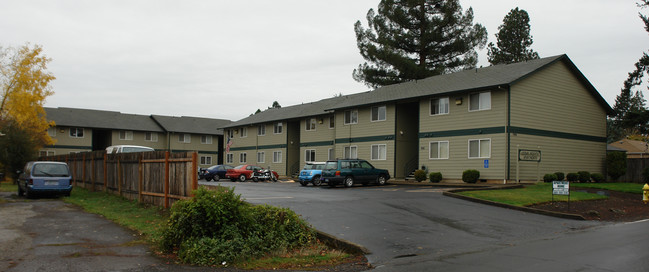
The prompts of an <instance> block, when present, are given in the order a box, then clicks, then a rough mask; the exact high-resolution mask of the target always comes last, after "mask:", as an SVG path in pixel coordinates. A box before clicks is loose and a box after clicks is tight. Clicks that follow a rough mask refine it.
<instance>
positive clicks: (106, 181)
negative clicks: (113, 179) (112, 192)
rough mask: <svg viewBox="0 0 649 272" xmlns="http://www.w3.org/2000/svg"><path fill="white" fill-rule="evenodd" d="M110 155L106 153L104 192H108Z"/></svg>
mask: <svg viewBox="0 0 649 272" xmlns="http://www.w3.org/2000/svg"><path fill="white" fill-rule="evenodd" d="M107 168H108V153H106V152H105V151H104V192H108V177H107V175H108V170H107Z"/></svg>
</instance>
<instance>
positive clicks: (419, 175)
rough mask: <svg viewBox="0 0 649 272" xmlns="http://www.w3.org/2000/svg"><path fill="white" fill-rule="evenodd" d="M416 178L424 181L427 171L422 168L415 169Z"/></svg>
mask: <svg viewBox="0 0 649 272" xmlns="http://www.w3.org/2000/svg"><path fill="white" fill-rule="evenodd" d="M415 180H416V181H419V182H422V181H424V180H426V171H424V170H421V169H419V170H416V171H415Z"/></svg>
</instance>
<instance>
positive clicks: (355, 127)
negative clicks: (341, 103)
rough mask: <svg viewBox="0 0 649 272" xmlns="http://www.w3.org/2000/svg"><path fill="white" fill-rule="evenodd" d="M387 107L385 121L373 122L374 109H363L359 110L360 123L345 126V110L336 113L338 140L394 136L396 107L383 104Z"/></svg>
mask: <svg viewBox="0 0 649 272" xmlns="http://www.w3.org/2000/svg"><path fill="white" fill-rule="evenodd" d="M382 105H385V106H386V118H385V121H374V122H373V121H371V115H372V108H371V107H362V108H356V109H352V110H358V123H357V124H348V125H345V124H344V123H345V122H344V118H345V113H344V111H343V110H341V111H338V112H336V139H345V138H356V137H373V136H382V135H394V129H395V105H394V104H381V105H377V106H382Z"/></svg>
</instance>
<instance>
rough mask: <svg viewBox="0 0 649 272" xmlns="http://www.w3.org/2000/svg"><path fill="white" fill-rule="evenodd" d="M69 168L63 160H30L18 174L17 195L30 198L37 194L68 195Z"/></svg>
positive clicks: (70, 185) (69, 190)
mask: <svg viewBox="0 0 649 272" xmlns="http://www.w3.org/2000/svg"><path fill="white" fill-rule="evenodd" d="M71 180H72V177H71V175H70V168H68V165H67V164H66V163H64V162H51V161H32V162H28V163H27V164H25V168H24V169H23V170H22V171H20V173H19V175H18V195H19V196H23V195H25V196H27V197H28V198H32V197H34V196H35V195H37V194H50V195H65V196H70V192H72V184H71V183H70V181H71Z"/></svg>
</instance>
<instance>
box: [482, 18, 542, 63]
mask: <svg viewBox="0 0 649 272" xmlns="http://www.w3.org/2000/svg"><path fill="white" fill-rule="evenodd" d="M530 28H531V27H530V16H529V15H528V14H527V11H525V10H522V9H518V7H516V8H515V9H512V10H511V11H509V13H508V14H507V15H506V16H505V18H504V19H503V24H502V25H500V26H499V27H498V33H496V40H497V42H496V44H497V46H496V45H494V44H493V43H489V46H488V51H487V56H488V60H489V63H491V64H492V65H496V64H503V63H514V62H521V61H526V60H531V59H538V58H539V54H538V53H537V52H534V50H532V49H530V48H529V47H530V46H532V43H533V41H532V35H530Z"/></svg>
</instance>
